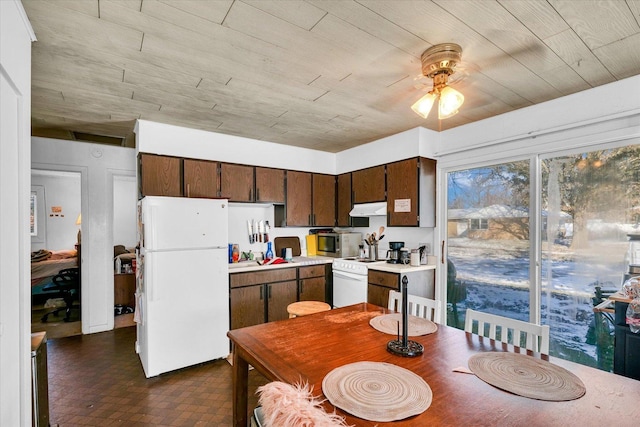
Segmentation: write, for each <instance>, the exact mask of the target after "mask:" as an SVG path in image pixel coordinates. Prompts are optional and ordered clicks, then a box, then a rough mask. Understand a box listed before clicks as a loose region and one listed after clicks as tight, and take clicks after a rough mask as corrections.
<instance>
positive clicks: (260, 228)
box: [258, 220, 266, 242]
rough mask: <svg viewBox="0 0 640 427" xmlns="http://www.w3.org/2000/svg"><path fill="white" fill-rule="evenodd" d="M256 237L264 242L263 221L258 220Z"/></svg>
mask: <svg viewBox="0 0 640 427" xmlns="http://www.w3.org/2000/svg"><path fill="white" fill-rule="evenodd" d="M258 239H259V240H260V241H261V242H262V241H264V242H266V240H264V221H263V220H260V222H258Z"/></svg>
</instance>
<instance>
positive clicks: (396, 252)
mask: <svg viewBox="0 0 640 427" xmlns="http://www.w3.org/2000/svg"><path fill="white" fill-rule="evenodd" d="M403 247H404V242H389V250H388V251H387V262H388V263H390V264H400V263H401V258H400V257H401V253H400V249H402V248H403Z"/></svg>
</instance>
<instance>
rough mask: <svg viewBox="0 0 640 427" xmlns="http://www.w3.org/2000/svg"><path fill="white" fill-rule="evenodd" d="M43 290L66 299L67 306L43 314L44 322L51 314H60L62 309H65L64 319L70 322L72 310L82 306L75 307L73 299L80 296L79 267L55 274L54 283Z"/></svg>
mask: <svg viewBox="0 0 640 427" xmlns="http://www.w3.org/2000/svg"><path fill="white" fill-rule="evenodd" d="M42 290H43V292H45V293H47V294H51V296H54V295H55V297H57V298H62V299H64V303H65V306H64V307H59V308H56V309H55V310H53V311H50V312H49V313H46V314H45V315H44V316H42V322H46V321H47V320H48V318H49V315H50V314H53V315H54V316H58V314H59V313H60V312H61V311H63V310H64V311H65V316H64V321H65V322H68V321H69V319H70V317H71V310H72V309H76V310H79V309H80V307H73V301H74V300H76V299H79V298H80V274H79V270H78V269H77V268H67V269H64V270H60V271H59V272H58V274H56V275H55V276H53V279H52V283H49V284H47V285H45V286H44V287H43V288H42Z"/></svg>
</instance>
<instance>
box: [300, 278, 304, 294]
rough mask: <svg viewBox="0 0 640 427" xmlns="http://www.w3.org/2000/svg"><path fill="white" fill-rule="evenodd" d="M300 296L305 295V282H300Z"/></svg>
mask: <svg viewBox="0 0 640 427" xmlns="http://www.w3.org/2000/svg"><path fill="white" fill-rule="evenodd" d="M300 294H301V295H302V294H304V280H301V281H300Z"/></svg>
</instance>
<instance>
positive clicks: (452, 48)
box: [420, 43, 462, 78]
mask: <svg viewBox="0 0 640 427" xmlns="http://www.w3.org/2000/svg"><path fill="white" fill-rule="evenodd" d="M420 59H421V61H422V74H424V75H425V76H427V77H431V78H433V77H435V76H437V75H440V74H445V75H446V76H450V75H451V74H453V73H454V72H455V67H456V65H458V63H459V62H460V61H461V60H462V47H460V45H458V44H455V43H440V44H437V45H434V46H431V47H430V48H429V49H427V50H425V51H424V52H423V53H422V56H421V58H420Z"/></svg>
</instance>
